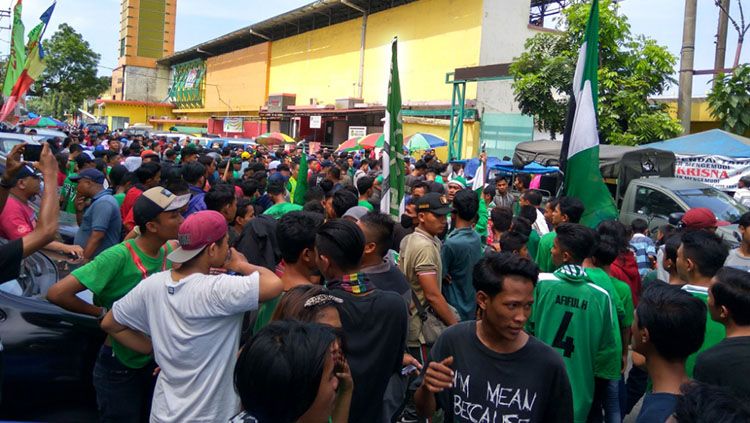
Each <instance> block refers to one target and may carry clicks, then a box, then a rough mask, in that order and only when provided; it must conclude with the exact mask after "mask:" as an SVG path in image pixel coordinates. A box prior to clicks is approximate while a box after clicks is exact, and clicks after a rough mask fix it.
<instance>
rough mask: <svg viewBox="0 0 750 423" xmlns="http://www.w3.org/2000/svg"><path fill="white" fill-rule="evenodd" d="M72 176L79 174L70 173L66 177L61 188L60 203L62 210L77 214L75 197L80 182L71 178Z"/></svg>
mask: <svg viewBox="0 0 750 423" xmlns="http://www.w3.org/2000/svg"><path fill="white" fill-rule="evenodd" d="M72 176H77V174H76V173H71V174H70V175H68V177H67V178H65V181H64V182H63V184H62V187H61V188H60V198H61V199H62V202H61V203H60V210H62V211H64V212H67V213H73V214H75V212H76V202H75V199H76V193H77V191H78V183H77V182H73V181H71V180H70V178H71V177H72Z"/></svg>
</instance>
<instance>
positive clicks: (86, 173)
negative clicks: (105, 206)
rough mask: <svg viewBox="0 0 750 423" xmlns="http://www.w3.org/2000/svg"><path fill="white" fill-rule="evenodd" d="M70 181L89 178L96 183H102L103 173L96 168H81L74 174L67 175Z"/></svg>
mask: <svg viewBox="0 0 750 423" xmlns="http://www.w3.org/2000/svg"><path fill="white" fill-rule="evenodd" d="M69 179H70V181H71V182H78V181H80V180H81V179H90V180H92V181H94V182H96V183H97V184H103V183H104V179H105V178H104V174H103V173H102V172H100V171H99V170H98V169H93V168H89V169H83V170H82V171H80V172H78V174H77V175H76V176H70V177H69Z"/></svg>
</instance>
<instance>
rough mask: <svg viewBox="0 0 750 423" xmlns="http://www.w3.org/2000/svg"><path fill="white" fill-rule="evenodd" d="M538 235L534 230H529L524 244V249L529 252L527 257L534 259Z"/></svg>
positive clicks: (537, 249) (537, 246)
mask: <svg viewBox="0 0 750 423" xmlns="http://www.w3.org/2000/svg"><path fill="white" fill-rule="evenodd" d="M540 239H541V238H540V237H539V234H538V233H537V232H536V231H535V230H533V229H532V230H531V233H530V234H529V240H528V241H527V242H526V249H527V250H529V257H531V258H532V259H533V258H536V254H537V251H539V240H540Z"/></svg>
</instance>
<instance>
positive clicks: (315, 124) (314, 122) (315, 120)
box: [310, 116, 323, 129]
mask: <svg viewBox="0 0 750 423" xmlns="http://www.w3.org/2000/svg"><path fill="white" fill-rule="evenodd" d="M322 122H323V119H322V117H321V116H310V129H320V124H321V123H322Z"/></svg>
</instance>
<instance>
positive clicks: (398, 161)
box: [380, 37, 405, 218]
mask: <svg viewBox="0 0 750 423" xmlns="http://www.w3.org/2000/svg"><path fill="white" fill-rule="evenodd" d="M383 135H384V137H385V142H384V143H383V157H382V160H383V186H382V187H383V193H382V197H381V200H380V212H381V213H386V214H390V215H392V216H395V217H396V218H399V217H400V216H401V211H400V208H401V201H402V200H403V199H404V172H405V171H404V133H403V125H402V121H401V83H400V82H399V78H398V38H396V37H394V38H393V41H392V42H391V71H390V79H389V81H388V103H387V104H386V107H385V128H384V130H383Z"/></svg>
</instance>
